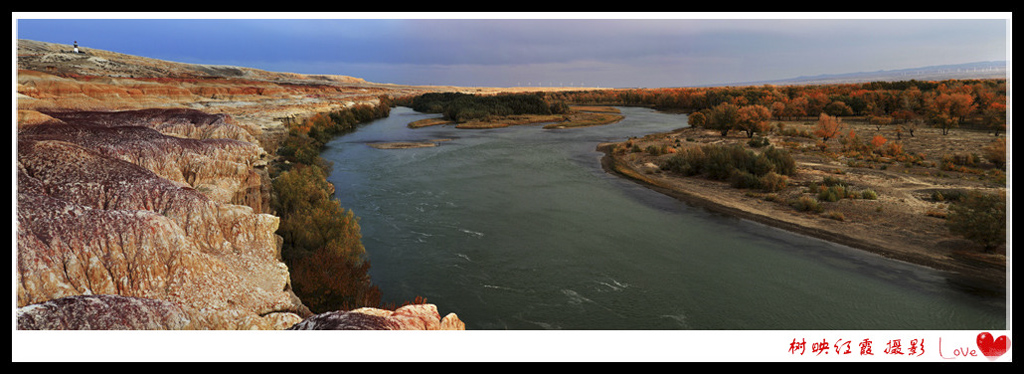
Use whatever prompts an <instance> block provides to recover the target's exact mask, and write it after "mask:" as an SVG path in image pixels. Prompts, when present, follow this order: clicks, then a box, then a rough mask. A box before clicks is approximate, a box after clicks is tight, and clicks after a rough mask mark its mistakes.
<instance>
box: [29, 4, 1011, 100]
mask: <svg viewBox="0 0 1024 374" xmlns="http://www.w3.org/2000/svg"><path fill="white" fill-rule="evenodd" d="M13 18H14V19H13V21H14V22H13V24H14V25H13V27H14V33H13V34H14V35H15V38H16V39H30V40H36V41H44V42H52V43H61V44H68V45H70V44H72V43H73V42H75V41H77V42H78V44H79V46H81V47H83V48H85V49H88V48H95V49H102V50H108V51H113V52H119V53H125V54H131V55H138V56H144V57H151V58H157V59H162V60H169V61H176V62H185V63H199V64H213V65H232V66H243V67H251V68H256V69H263V70H269V71H277V72H292V73H303V74H338V75H348V76H353V77H358V78H363V79H366V80H367V81H371V82H376V83H395V84H410V85H433V84H439V85H455V86H489V87H516V86H573V87H612V88H624V87H685V86H703V85H723V84H730V83H745V82H759V81H768V80H777V79H786V78H794V77H798V76H813V75H820V74H842V73H855V72H870V71H879V70H893V69H904V68H915V67H924V66H933V65H946V64H959V63H970V62H980V61H1004V60H1007V61H1008V60H1010V58H1009V56H1010V55H1011V50H1010V47H1009V46H1010V45H1011V43H1010V40H1009V37H1008V35H1011V31H1010V28H1011V22H1010V21H1011V16H1010V14H1009V13H963V14H961V13H935V14H933V13H921V14H917V13H893V14H889V13H866V14H865V13H851V14H848V13H823V14H816V13H814V14H804V13H798V14H796V15H787V14H775V13H769V14H761V13H753V14H739V13H724V14H721V13H713V14H705V13H695V14H690V13H682V14H680V13H625V14H617V13H594V14H590V13H554V14H545V13H525V14H522V13H512V14H505V13H482V14H468V15H467V14H462V13H459V14H456V15H454V16H452V15H446V14H435V13H426V14H419V13H412V14H397V15H396V14H392V13H384V14H374V13H369V14H363V13H354V14H348V13H312V14H309V13H280V14H279V13H258V14H248V15H247V14H245V13H241V14H236V13H224V14H221V13H187V14H180V13H171V14H161V13H141V14H133V13H115V14H112V15H107V14H103V13H98V14H84V15H83V14H60V13H24V14H18V13H15V14H13Z"/></svg>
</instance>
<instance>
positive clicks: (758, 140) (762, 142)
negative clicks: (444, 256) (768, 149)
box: [747, 136, 771, 148]
mask: <svg viewBox="0 0 1024 374" xmlns="http://www.w3.org/2000/svg"><path fill="white" fill-rule="evenodd" d="M769 144H771V142H769V141H768V138H766V137H763V136H755V137H753V138H751V139H750V140H747V145H748V146H750V147H753V148H761V147H764V146H767V145H769Z"/></svg>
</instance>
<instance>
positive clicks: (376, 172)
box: [323, 108, 1006, 330]
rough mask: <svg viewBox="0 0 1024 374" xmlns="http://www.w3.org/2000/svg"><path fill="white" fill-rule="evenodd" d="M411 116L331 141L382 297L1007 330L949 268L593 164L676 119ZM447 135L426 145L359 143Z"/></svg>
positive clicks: (681, 316) (612, 319)
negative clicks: (791, 227)
mask: <svg viewBox="0 0 1024 374" xmlns="http://www.w3.org/2000/svg"><path fill="white" fill-rule="evenodd" d="M622 110H623V112H624V114H625V115H626V119H624V120H623V121H621V122H619V123H616V124H612V125H607V126H599V127H591V128H581V129H565V130H545V129H542V128H541V127H540V126H519V127H511V128H500V129H487V130H460V129H454V128H453V127H450V126H445V127H427V128H420V129H409V128H407V127H406V126H405V125H406V124H407V123H409V122H411V121H414V120H416V119H420V118H426V117H431V116H436V115H428V114H420V113H415V112H413V111H411V110H408V109H407V108H396V109H394V110H392V112H391V116H390V117H389V118H386V119H382V120H379V121H376V122H374V123H372V124H368V125H365V126H363V127H361V128H360V129H359V130H358V131H356V132H354V133H351V134H348V135H345V136H342V137H339V138H337V139H335V140H334V141H332V142H331V143H330V144H328V147H327V149H326V150H325V151H324V153H323V157H324V158H326V159H328V160H330V161H332V162H334V172H333V174H332V175H331V177H330V181H331V182H332V183H333V184H334V185H335V186H336V188H337V192H336V194H337V197H338V198H339V199H340V200H341V202H342V205H343V206H345V207H347V208H349V209H352V210H353V211H354V212H355V214H356V215H357V216H359V217H360V225H361V227H362V232H363V242H364V245H365V246H366V250H367V253H368V254H369V257H370V260H371V262H372V269H371V276H372V277H373V280H374V282H375V283H376V284H378V285H379V286H380V288H381V290H382V291H383V293H384V298H385V300H386V301H390V302H396V303H401V302H403V301H407V300H412V299H413V298H415V297H416V296H423V297H426V298H427V300H428V301H429V302H431V303H434V304H437V305H438V307H439V309H440V311H441V313H442V314H445V313H448V312H455V313H457V314H458V315H459V317H460V318H461V319H462V320H463V321H465V322H466V324H467V328H468V329H576V330H583V329H601V330H615V329H635V330H641V329H643V330H646V329H759V330H771V329H804V330H806V329H885V330H891V329H1003V328H1005V319H1006V316H1005V303H1004V302H1002V301H1001V300H999V299H994V300H993V299H991V298H988V299H985V298H979V297H977V296H973V295H971V294H968V293H964V292H962V290H960V289H957V288H956V287H951V286H950V285H949V284H947V281H946V278H945V277H944V275H943V274H940V273H937V272H934V271H931V270H928V269H923V268H920V267H917V266H912V265H908V264H903V263H899V262H895V261H891V260H887V259H884V258H881V257H878V256H874V255H871V254H868V253H864V252H861V251H857V250H852V249H850V248H847V247H844V246H839V245H835V244H830V243H826V242H823V241H820V240H817V239H813V238H808V237H804V236H800V235H794V234H791V233H787V232H783V231H780V230H777V229H774V228H770V227H766V226H763V225H759V224H756V223H752V222H748V221H743V220H739V219H735V218H731V217H727V216H722V215H719V214H714V213H710V212H708V211H705V210H703V209H700V208H695V207H691V206H688V205H686V204H684V203H682V202H679V201H677V200H675V199H672V198H669V197H667V196H664V195H661V194H658V193H655V192H652V191H650V190H647V189H645V188H643V187H641V186H639V185H637V184H635V183H632V182H630V181H626V180H623V179H621V178H618V177H615V176H612V175H609V174H607V173H605V172H604V171H602V170H601V168H600V164H599V159H600V156H601V154H600V153H598V152H596V151H595V147H596V145H597V144H598V143H600V142H605V141H621V140H624V139H626V138H628V137H630V136H642V135H645V134H649V133H655V132H664V131H668V130H672V129H675V128H679V127H682V126H685V123H686V117H685V115H678V114H665V113H658V112H655V111H652V110H649V109H642V108H622ZM430 139H451V140H448V141H444V142H441V143H439V145H438V146H437V147H430V148H413V149H390V150H389V149H376V148H372V147H369V146H367V145H366V143H369V142H395V141H426V140H430Z"/></svg>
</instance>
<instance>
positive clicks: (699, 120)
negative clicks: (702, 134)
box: [686, 112, 708, 127]
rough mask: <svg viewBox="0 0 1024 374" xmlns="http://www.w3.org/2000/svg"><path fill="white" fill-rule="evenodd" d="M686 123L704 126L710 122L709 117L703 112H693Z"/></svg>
mask: <svg viewBox="0 0 1024 374" xmlns="http://www.w3.org/2000/svg"><path fill="white" fill-rule="evenodd" d="M686 123H687V124H688V125H690V126H693V127H704V125H707V123H708V117H707V116H706V115H704V113H702V112H693V113H690V115H689V116H687V118H686Z"/></svg>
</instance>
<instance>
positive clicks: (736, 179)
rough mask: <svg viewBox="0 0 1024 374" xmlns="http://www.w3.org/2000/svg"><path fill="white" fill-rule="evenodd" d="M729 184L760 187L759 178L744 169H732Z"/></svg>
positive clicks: (739, 186)
mask: <svg viewBox="0 0 1024 374" xmlns="http://www.w3.org/2000/svg"><path fill="white" fill-rule="evenodd" d="M729 184H730V185H731V186H733V187H735V188H761V180H760V179H758V177H757V176H756V175H754V174H751V173H748V172H747V171H745V170H739V169H733V170H732V175H730V176H729Z"/></svg>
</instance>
